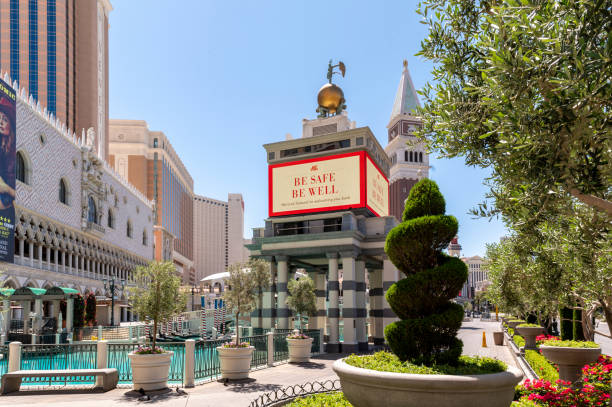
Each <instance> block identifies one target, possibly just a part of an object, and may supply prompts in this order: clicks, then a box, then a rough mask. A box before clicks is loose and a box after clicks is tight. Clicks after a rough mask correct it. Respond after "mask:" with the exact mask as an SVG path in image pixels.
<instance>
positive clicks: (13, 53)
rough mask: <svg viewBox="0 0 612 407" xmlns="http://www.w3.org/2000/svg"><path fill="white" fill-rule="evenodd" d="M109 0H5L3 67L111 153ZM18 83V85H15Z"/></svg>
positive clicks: (0, 13) (1, 5)
mask: <svg viewBox="0 0 612 407" xmlns="http://www.w3.org/2000/svg"><path fill="white" fill-rule="evenodd" d="M111 10H112V6H111V4H110V2H109V1H108V0H78V1H77V0H0V70H1V71H2V72H5V73H8V74H9V76H10V78H11V80H12V81H13V82H16V83H18V84H19V87H20V89H23V90H25V92H26V94H27V95H28V98H30V97H31V98H32V100H33V101H34V105H36V106H37V105H38V104H39V105H40V108H41V110H42V111H43V112H48V113H49V114H51V115H52V118H58V119H59V120H60V122H61V123H62V125H65V126H66V127H67V128H68V129H72V130H75V131H76V133H77V137H78V138H80V137H81V136H82V134H83V133H82V132H81V129H85V131H87V129H89V128H93V130H94V131H95V135H96V140H95V141H94V150H95V151H96V152H97V153H99V155H100V157H102V158H104V159H107V158H108V139H107V134H108V26H109V25H108V16H109V13H110V12H111ZM13 86H14V85H13Z"/></svg>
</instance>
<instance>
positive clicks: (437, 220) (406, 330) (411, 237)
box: [385, 179, 468, 365]
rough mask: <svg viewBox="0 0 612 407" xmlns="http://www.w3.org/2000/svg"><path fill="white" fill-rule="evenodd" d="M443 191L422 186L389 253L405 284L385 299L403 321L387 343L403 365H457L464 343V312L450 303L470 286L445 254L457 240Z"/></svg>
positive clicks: (389, 331)
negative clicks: (459, 335) (461, 332)
mask: <svg viewBox="0 0 612 407" xmlns="http://www.w3.org/2000/svg"><path fill="white" fill-rule="evenodd" d="M445 209H446V204H445V202H444V197H443V196H442V194H441V193H440V190H439V189H438V185H436V183H435V182H433V181H431V180H429V179H423V180H421V181H419V182H418V183H417V184H416V185H415V186H414V187H413V188H412V189H411V191H410V195H409V196H408V199H407V200H406V206H405V208H404V214H403V216H402V223H400V224H399V225H397V226H396V227H395V228H393V229H392V230H391V231H390V232H389V234H388V236H387V241H386V244H385V252H386V253H387V255H388V256H389V259H390V260H391V262H393V264H395V266H396V267H397V268H398V270H400V271H401V272H403V273H404V274H405V275H406V278H404V279H402V280H400V281H398V282H397V283H395V284H393V285H392V286H391V287H390V288H389V289H388V290H387V294H386V295H385V297H386V298H387V302H388V303H389V305H390V306H391V308H392V309H393V312H395V314H396V315H397V316H398V317H399V319H400V321H397V322H393V323H391V324H389V325H387V327H386V328H385V338H386V339H387V343H388V344H389V346H390V348H391V350H392V351H393V353H395V354H396V355H397V356H398V357H399V358H400V359H401V360H409V361H411V362H413V363H417V364H425V365H432V364H455V363H457V360H458V358H459V356H460V355H461V351H462V349H463V343H462V342H461V341H460V340H459V339H457V337H456V335H457V331H458V330H459V327H460V326H461V321H462V320H463V307H462V306H461V305H459V304H454V303H452V302H450V299H452V298H455V297H456V296H457V293H458V292H459V291H460V290H461V287H462V286H463V283H464V282H465V281H466V280H467V275H468V271H467V267H466V265H465V264H464V263H463V262H462V261H461V260H460V259H458V258H456V257H450V256H448V255H446V254H444V253H442V250H444V249H445V248H446V247H447V246H448V244H449V243H450V241H451V239H452V238H453V237H455V235H456V234H457V228H458V223H457V219H456V218H455V217H454V216H447V215H444V212H445Z"/></svg>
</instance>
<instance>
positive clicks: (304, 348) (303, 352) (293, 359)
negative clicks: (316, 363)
mask: <svg viewBox="0 0 612 407" xmlns="http://www.w3.org/2000/svg"><path fill="white" fill-rule="evenodd" d="M287 289H288V290H289V296H288V297H287V305H288V306H289V308H291V310H293V311H294V312H295V313H296V314H297V315H298V321H299V324H300V330H299V331H297V330H296V331H294V332H293V333H292V334H291V335H289V336H287V343H288V344H289V362H290V363H299V362H308V361H309V360H310V349H311V348H312V338H311V337H309V336H307V335H304V333H303V329H302V327H303V325H302V317H303V316H304V315H308V316H313V315H314V314H315V313H316V312H317V307H316V300H317V299H316V296H315V291H314V290H315V287H314V282H313V281H312V279H311V278H310V277H308V276H305V277H300V278H299V279H298V280H291V281H289V285H288V286H287Z"/></svg>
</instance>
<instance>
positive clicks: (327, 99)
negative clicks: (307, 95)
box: [317, 83, 344, 113]
mask: <svg viewBox="0 0 612 407" xmlns="http://www.w3.org/2000/svg"><path fill="white" fill-rule="evenodd" d="M317 102H319V106H322V107H324V108H326V109H328V110H329V113H336V109H338V107H339V106H342V104H343V103H344V92H342V89H340V87H339V86H336V85H334V84H333V83H326V84H325V85H323V86H321V89H319V94H318V96H317Z"/></svg>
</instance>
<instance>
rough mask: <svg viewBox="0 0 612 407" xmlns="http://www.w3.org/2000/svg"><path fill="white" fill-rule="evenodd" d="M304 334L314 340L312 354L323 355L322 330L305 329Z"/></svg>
mask: <svg viewBox="0 0 612 407" xmlns="http://www.w3.org/2000/svg"><path fill="white" fill-rule="evenodd" d="M303 332H304V334H305V335H308V336H310V337H311V338H312V348H310V352H312V353H313V354H314V353H321V349H320V348H321V330H320V329H304V331H303Z"/></svg>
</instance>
